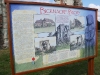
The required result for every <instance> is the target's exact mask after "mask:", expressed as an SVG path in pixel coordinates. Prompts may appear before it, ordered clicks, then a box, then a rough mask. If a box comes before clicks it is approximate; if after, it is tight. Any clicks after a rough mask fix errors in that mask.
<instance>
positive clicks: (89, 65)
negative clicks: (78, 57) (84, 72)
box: [88, 58, 94, 75]
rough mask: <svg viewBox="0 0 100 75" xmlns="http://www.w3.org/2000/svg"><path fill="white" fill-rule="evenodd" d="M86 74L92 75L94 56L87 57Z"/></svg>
mask: <svg viewBox="0 0 100 75" xmlns="http://www.w3.org/2000/svg"><path fill="white" fill-rule="evenodd" d="M88 75H94V58H90V59H88Z"/></svg>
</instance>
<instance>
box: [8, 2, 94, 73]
mask: <svg viewBox="0 0 100 75" xmlns="http://www.w3.org/2000/svg"><path fill="white" fill-rule="evenodd" d="M10 20H11V31H12V43H13V45H12V46H13V56H14V64H15V73H20V72H25V71H30V70H36V69H40V68H44V67H49V66H54V65H57V64H62V63H66V62H71V61H75V60H80V59H83V58H86V57H90V56H95V55H96V48H95V47H96V10H88V9H79V8H71V7H70V8H67V7H58V6H46V5H34V4H33V5H26V4H10Z"/></svg>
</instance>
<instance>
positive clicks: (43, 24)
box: [34, 15, 55, 33]
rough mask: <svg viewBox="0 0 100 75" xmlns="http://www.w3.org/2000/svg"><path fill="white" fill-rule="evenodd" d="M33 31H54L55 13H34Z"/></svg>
mask: <svg viewBox="0 0 100 75" xmlns="http://www.w3.org/2000/svg"><path fill="white" fill-rule="evenodd" d="M34 30H35V31H34V32H35V33H42V32H53V31H55V15H34Z"/></svg>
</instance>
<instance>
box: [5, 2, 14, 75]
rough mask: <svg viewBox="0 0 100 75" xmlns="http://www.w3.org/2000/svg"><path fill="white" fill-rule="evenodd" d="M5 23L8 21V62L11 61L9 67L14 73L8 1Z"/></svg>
mask: <svg viewBox="0 0 100 75" xmlns="http://www.w3.org/2000/svg"><path fill="white" fill-rule="evenodd" d="M6 8H7V23H8V39H9V50H10V63H11V69H12V74H13V75H15V70H14V58H13V51H12V50H13V49H12V36H11V26H10V7H9V3H7V6H6Z"/></svg>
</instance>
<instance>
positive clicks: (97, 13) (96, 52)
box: [95, 10, 98, 56]
mask: <svg viewBox="0 0 100 75" xmlns="http://www.w3.org/2000/svg"><path fill="white" fill-rule="evenodd" d="M95 15H96V19H95V21H96V48H95V50H96V56H97V55H98V20H97V18H98V10H96V13H95Z"/></svg>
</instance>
